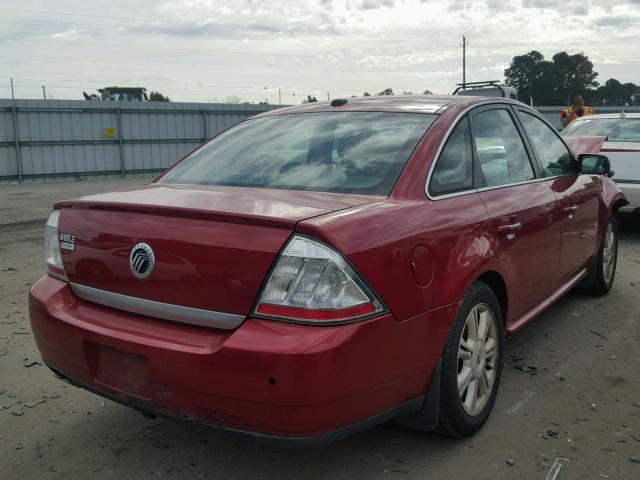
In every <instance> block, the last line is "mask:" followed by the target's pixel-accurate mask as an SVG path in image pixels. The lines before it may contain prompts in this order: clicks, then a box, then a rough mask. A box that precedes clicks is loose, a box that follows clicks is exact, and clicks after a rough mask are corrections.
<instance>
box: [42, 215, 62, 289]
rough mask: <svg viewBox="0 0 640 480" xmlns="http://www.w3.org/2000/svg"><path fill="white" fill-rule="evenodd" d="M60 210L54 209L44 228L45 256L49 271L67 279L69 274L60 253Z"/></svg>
mask: <svg viewBox="0 0 640 480" xmlns="http://www.w3.org/2000/svg"><path fill="white" fill-rule="evenodd" d="M59 217H60V210H54V211H53V213H52V214H51V216H50V217H49V220H47V226H46V227H45V230H44V256H45V258H46V260H47V273H48V274H49V275H51V276H52V277H55V278H59V279H60V280H65V281H66V280H67V275H66V273H65V271H64V266H63V265H62V255H61V254H60V241H59V239H58V218H59Z"/></svg>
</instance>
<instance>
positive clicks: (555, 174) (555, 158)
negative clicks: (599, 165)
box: [518, 109, 600, 281]
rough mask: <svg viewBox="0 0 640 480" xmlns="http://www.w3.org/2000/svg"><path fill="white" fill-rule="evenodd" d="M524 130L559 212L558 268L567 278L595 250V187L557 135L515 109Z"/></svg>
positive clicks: (540, 122)
mask: <svg viewBox="0 0 640 480" xmlns="http://www.w3.org/2000/svg"><path fill="white" fill-rule="evenodd" d="M518 118H519V119H520V121H521V123H522V126H523V128H524V131H525V133H526V135H527V137H528V138H529V140H530V143H531V145H532V147H533V150H534V152H535V155H536V157H537V158H538V161H539V164H540V167H541V174H542V176H543V177H544V178H548V179H550V180H552V184H551V185H552V188H553V191H554V193H555V195H556V197H557V199H558V203H559V207H560V211H561V212H562V217H563V219H562V241H561V255H560V263H559V267H560V270H561V272H562V276H563V279H564V280H565V281H568V280H569V279H571V278H572V277H573V276H575V274H576V273H577V272H578V271H579V270H580V269H581V268H583V267H584V265H585V263H586V262H587V260H589V259H590V258H591V257H592V256H593V255H594V254H595V252H596V248H597V243H598V237H597V234H598V213H599V205H600V202H599V193H598V192H599V188H598V185H597V184H596V183H595V181H594V179H593V177H592V176H591V175H581V174H579V172H578V162H576V161H575V159H574V158H573V155H572V154H571V151H570V150H569V148H568V147H567V146H566V145H565V143H564V142H563V141H562V140H561V138H560V136H559V135H558V134H557V133H556V132H555V131H554V130H553V129H552V128H551V127H550V126H549V125H547V124H546V123H545V122H544V121H543V120H541V119H540V118H539V117H537V116H536V115H535V114H534V113H533V112H529V111H527V110H524V109H519V110H518Z"/></svg>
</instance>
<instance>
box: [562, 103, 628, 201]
mask: <svg viewBox="0 0 640 480" xmlns="http://www.w3.org/2000/svg"><path fill="white" fill-rule="evenodd" d="M562 136H563V137H597V136H598V137H599V136H603V137H607V140H606V142H605V143H604V144H603V146H602V148H601V150H600V152H602V153H603V154H604V155H606V156H607V157H609V160H611V169H612V170H613V171H614V172H615V176H614V177H613V181H615V182H616V183H617V184H618V185H619V186H620V188H621V189H622V190H623V191H624V193H625V195H626V196H627V200H628V201H629V205H626V206H624V207H622V208H621V209H620V212H621V213H622V212H625V213H640V113H624V112H622V113H607V114H601V115H589V116H587V117H580V118H577V119H575V120H574V121H573V122H571V123H570V124H569V125H567V128H565V129H564V130H563V131H562Z"/></svg>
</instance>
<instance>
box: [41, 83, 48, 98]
mask: <svg viewBox="0 0 640 480" xmlns="http://www.w3.org/2000/svg"><path fill="white" fill-rule="evenodd" d="M42 98H44V99H45V100H46V99H47V90H46V89H45V88H44V85H42Z"/></svg>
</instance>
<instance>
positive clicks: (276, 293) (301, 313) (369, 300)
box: [254, 235, 384, 324]
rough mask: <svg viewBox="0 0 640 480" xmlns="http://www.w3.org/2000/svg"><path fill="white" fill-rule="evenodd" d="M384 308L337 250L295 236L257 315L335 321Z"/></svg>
mask: <svg viewBox="0 0 640 480" xmlns="http://www.w3.org/2000/svg"><path fill="white" fill-rule="evenodd" d="M382 311H384V307H383V305H382V303H381V302H380V301H379V300H378V299H377V298H376V297H375V295H374V294H373V292H372V291H371V289H370V288H368V287H367V285H366V284H365V283H364V281H363V280H362V279H361V278H360V277H359V276H358V274H357V273H356V272H355V271H354V270H353V268H351V266H350V265H349V264H348V263H347V261H346V260H345V259H344V258H342V256H341V255H340V254H339V253H337V252H335V251H334V250H332V249H331V248H329V247H327V246H326V245H323V244H322V243H320V242H317V241H315V240H311V239H310V238H307V237H301V236H298V235H296V236H294V237H293V238H292V239H291V240H290V241H289V243H288V244H287V246H286V247H285V249H284V250H283V252H282V253H281V254H280V257H279V258H278V260H277V263H276V265H275V266H274V268H273V270H272V271H271V274H270V276H269V279H268V280H267V283H266V285H265V287H264V289H263V290H262V294H261V295H260V299H259V301H258V305H257V307H256V309H255V312H254V313H255V314H256V315H257V316H260V317H268V318H275V319H281V320H290V321H296V322H301V323H323V324H326V323H330V324H336V323H346V322H352V321H355V320H360V319H363V318H366V317H370V316H372V315H375V314H378V313H380V312H382Z"/></svg>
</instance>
